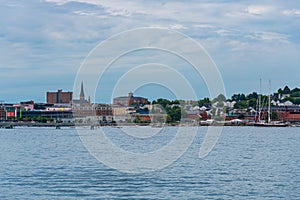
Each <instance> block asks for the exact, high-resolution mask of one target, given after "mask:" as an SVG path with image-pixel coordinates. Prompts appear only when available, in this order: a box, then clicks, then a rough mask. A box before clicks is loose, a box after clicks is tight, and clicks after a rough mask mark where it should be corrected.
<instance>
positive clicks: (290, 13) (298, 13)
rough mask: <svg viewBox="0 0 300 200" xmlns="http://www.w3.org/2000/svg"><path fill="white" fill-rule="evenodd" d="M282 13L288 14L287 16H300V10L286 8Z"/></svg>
mask: <svg viewBox="0 0 300 200" xmlns="http://www.w3.org/2000/svg"><path fill="white" fill-rule="evenodd" d="M282 14H284V15H287V16H298V17H300V10H295V9H292V10H284V11H282Z"/></svg>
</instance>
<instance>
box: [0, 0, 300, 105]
mask: <svg viewBox="0 0 300 200" xmlns="http://www.w3.org/2000/svg"><path fill="white" fill-rule="evenodd" d="M140 27H159V28H168V29H171V30H175V31H178V32H181V33H183V34H185V35H187V36H189V37H191V38H193V39H194V40H196V41H197V42H198V43H200V44H201V45H202V46H203V47H204V48H205V50H206V51H207V53H208V54H209V55H210V57H211V59H212V60H213V61H214V62H215V64H216V66H217V67H218V69H219V71H220V73H221V76H222V79H223V81H224V86H225V89H226V94H227V97H230V96H231V95H232V94H233V93H240V92H244V93H250V92H252V91H257V90H258V88H259V79H260V78H262V79H263V80H264V83H267V81H268V80H269V79H271V80H272V89H273V91H274V90H277V89H278V87H283V86H285V85H288V86H290V88H294V87H299V86H300V79H299V75H300V3H299V2H298V1H294V0H292V1H276V0H275V1H274V0H272V1H271V0H269V1H267V0H260V1H255V0H254V1H253V0H251V1H247V0H244V1H233V0H219V1H208V0H207V1H199V0H197V1H196V0H195V1H194V0H189V1H144V0H139V1H135V0H132V1H121V0H120V1H118V0H106V1H102V0H72V1H71V0H26V1H21V0H19V1H16V0H0V72H1V77H0V85H1V92H0V101H1V100H4V101H6V102H19V101H25V100H31V99H32V100H35V101H37V102H44V101H45V93H46V91H56V90H57V89H63V90H66V91H71V90H73V84H74V80H75V77H76V73H77V71H78V69H79V67H80V65H81V64H82V62H83V61H84V59H85V58H86V56H87V55H88V54H89V53H90V52H91V51H92V49H93V48H95V47H96V46H97V45H98V44H99V43H100V42H101V41H104V40H106V39H108V38H109V37H111V36H112V35H115V34H118V33H120V32H123V31H127V30H130V29H135V28H140ZM141 64H146V63H141ZM169 64H170V65H172V63H169ZM174 65H175V63H174ZM117 73H118V72H116V74H117ZM142 75H143V74H141V76H142ZM110 76H114V75H113V73H112V74H111V75H110ZM191 81H193V78H191ZM156 87H157V85H156V86H153V87H149V85H147V87H144V88H140V89H139V90H137V91H136V92H137V94H138V95H144V96H145V95H147V97H149V98H150V99H153V98H156V97H158V96H161V95H164V94H165V95H166V96H163V97H165V98H168V97H172V94H171V93H172V92H170V91H165V92H162V91H159V90H158V89H157V88H156ZM194 87H196V86H194ZM202 87H203V88H202ZM264 87H265V88H267V86H263V90H266V89H265V88H264ZM155 91H157V93H155ZM100 92H101V91H100ZM100 92H99V93H100ZM124 92H125V91H124ZM128 92H129V91H128ZM110 93H111V91H108V90H105V91H103V92H101V95H102V96H106V95H108V96H109V95H110ZM126 93H127V92H126ZM126 93H124V95H126ZM76 95H77V94H75V97H76ZM86 95H89V94H86ZM197 95H198V97H206V96H209V94H208V93H207V89H206V88H205V86H203V85H199V90H198V91H197ZM100 99H101V100H103V101H108V98H100Z"/></svg>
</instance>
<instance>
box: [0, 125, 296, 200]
mask: <svg viewBox="0 0 300 200" xmlns="http://www.w3.org/2000/svg"><path fill="white" fill-rule="evenodd" d="M141 129H142V128H141ZM105 130H106V133H108V134H109V138H110V140H111V141H113V142H114V143H115V144H116V145H118V146H120V147H121V148H124V149H126V150H128V151H132V152H142V153H143V152H147V151H153V150H155V149H158V148H162V147H163V146H165V145H168V142H170V140H171V139H172V138H173V137H174V134H175V133H176V127H166V128H164V131H162V133H158V135H157V136H154V137H152V138H135V137H132V136H130V135H126V134H123V133H122V132H121V129H119V128H113V127H106V128H105ZM188 130H189V129H188V127H186V134H187V135H188V134H189V131H188ZM206 130H207V127H200V128H199V130H198V132H197V135H196V137H195V138H194V140H193V142H192V144H191V145H190V146H189V148H188V149H187V151H186V152H185V153H184V154H183V156H182V157H180V158H179V159H177V160H176V161H175V162H173V163H172V164H170V165H169V166H167V167H165V168H163V169H159V170H156V171H151V172H146V173H125V172H120V171H118V170H116V169H112V168H110V167H109V166H106V165H104V164H103V163H101V162H99V161H98V160H97V159H95V158H94V157H93V156H92V155H91V154H90V153H89V151H88V150H87V149H86V148H85V146H84V145H83V143H82V141H81V140H80V137H79V135H78V133H77V132H76V130H75V129H72V128H61V129H55V128H51V127H49V128H45V127H44V128H43V127H39V128H26V127H17V128H14V129H0V199H272V200H274V199H300V129H299V128H298V127H286V128H265V127H224V129H223V132H222V134H221V135H220V137H219V140H218V142H217V144H216V145H215V147H214V148H213V150H212V151H211V152H210V154H209V155H208V156H206V157H205V158H203V159H201V158H199V156H198V155H199V148H200V146H201V143H202V141H203V138H204V136H205V133H206ZM157 159H160V158H157Z"/></svg>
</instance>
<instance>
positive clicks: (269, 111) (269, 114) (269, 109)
mask: <svg viewBox="0 0 300 200" xmlns="http://www.w3.org/2000/svg"><path fill="white" fill-rule="evenodd" d="M268 104H269V105H268V123H270V122H271V80H269V103H268Z"/></svg>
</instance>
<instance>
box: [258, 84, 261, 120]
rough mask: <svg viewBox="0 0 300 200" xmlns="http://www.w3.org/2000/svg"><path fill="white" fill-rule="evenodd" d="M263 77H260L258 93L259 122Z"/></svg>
mask: <svg viewBox="0 0 300 200" xmlns="http://www.w3.org/2000/svg"><path fill="white" fill-rule="evenodd" d="M260 106H261V79H259V93H258V122H260V115H261V107H260Z"/></svg>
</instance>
